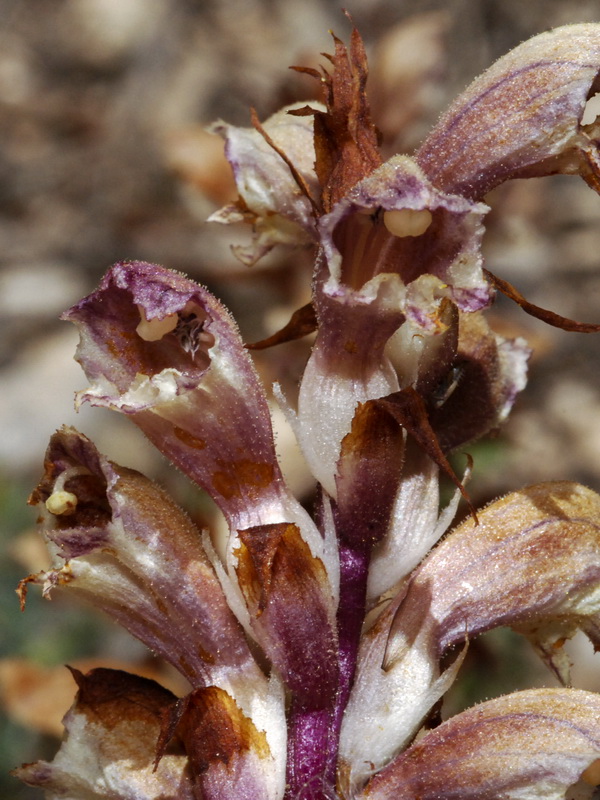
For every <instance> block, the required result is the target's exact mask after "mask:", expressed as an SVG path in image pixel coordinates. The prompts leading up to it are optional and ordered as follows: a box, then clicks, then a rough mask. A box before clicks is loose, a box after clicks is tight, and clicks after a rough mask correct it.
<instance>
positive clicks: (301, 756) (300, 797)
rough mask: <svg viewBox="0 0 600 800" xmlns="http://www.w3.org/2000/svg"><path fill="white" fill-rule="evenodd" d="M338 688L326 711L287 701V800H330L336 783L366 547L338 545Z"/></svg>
mask: <svg viewBox="0 0 600 800" xmlns="http://www.w3.org/2000/svg"><path fill="white" fill-rule="evenodd" d="M339 548H340V549H339V555H340V603H339V608H338V636H339V665H340V672H339V684H338V691H337V694H336V696H335V698H334V702H333V703H332V705H331V707H328V708H323V709H310V708H307V707H306V706H303V705H302V704H300V703H299V702H297V701H292V706H291V708H290V713H289V717H288V772H287V789H286V794H285V798H286V800H330V798H331V797H332V796H334V795H333V794H332V792H333V790H334V787H335V781H336V766H337V757H338V748H339V735H340V728H341V725H342V718H343V716H344V710H345V708H346V704H347V702H348V697H349V695H350V689H351V687H352V681H353V679H354V671H355V669H356V659H357V655H358V644H359V640H360V632H361V629H362V624H363V620H364V616H365V598H366V588H367V576H368V567H369V557H370V548H369V547H362V548H357V547H356V546H353V547H351V546H349V545H347V544H345V543H344V542H343V541H341V542H340V545H339Z"/></svg>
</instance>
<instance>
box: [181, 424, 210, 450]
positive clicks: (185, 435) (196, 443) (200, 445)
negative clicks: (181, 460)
mask: <svg viewBox="0 0 600 800" xmlns="http://www.w3.org/2000/svg"><path fill="white" fill-rule="evenodd" d="M173 433H174V435H175V436H176V437H177V438H178V439H179V441H180V442H183V443H184V444H187V446H188V447H193V448H194V450H204V448H205V447H206V441H205V440H204V439H201V438H200V437H199V436H193V435H192V434H191V433H190V432H189V431H186V430H184V429H183V428H179V427H177V425H175V426H174V427H173Z"/></svg>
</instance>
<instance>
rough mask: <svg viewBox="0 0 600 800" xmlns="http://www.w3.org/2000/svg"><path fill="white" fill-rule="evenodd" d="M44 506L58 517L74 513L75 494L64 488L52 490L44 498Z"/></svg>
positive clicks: (75, 506) (75, 504)
mask: <svg viewBox="0 0 600 800" xmlns="http://www.w3.org/2000/svg"><path fill="white" fill-rule="evenodd" d="M46 508H47V509H48V511H49V512H50V513H51V514H55V515H56V516H58V517H60V516H63V517H68V516H69V514H74V513H75V509H76V508H77V495H75V494H73V492H66V491H64V490H60V491H58V492H53V493H52V494H51V495H50V497H49V498H48V499H47V500H46Z"/></svg>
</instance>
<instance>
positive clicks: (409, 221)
mask: <svg viewBox="0 0 600 800" xmlns="http://www.w3.org/2000/svg"><path fill="white" fill-rule="evenodd" d="M431 220H432V216H431V211H428V210H427V209H426V208H423V209H419V210H416V209H413V208H399V209H392V210H391V211H384V214H383V224H384V225H385V227H386V228H387V229H388V231H389V232H390V233H391V234H392V235H393V236H420V235H421V234H422V233H425V231H426V230H427V228H428V227H429V226H430V225H431Z"/></svg>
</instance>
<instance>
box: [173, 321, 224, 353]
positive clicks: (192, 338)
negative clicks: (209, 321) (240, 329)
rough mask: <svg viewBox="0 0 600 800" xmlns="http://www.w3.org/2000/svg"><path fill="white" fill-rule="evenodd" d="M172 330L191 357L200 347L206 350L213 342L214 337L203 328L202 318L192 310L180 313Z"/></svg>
mask: <svg viewBox="0 0 600 800" xmlns="http://www.w3.org/2000/svg"><path fill="white" fill-rule="evenodd" d="M173 332H174V334H175V336H176V337H177V338H178V339H179V344H180V345H181V346H182V348H183V349H184V350H185V352H186V353H189V354H190V355H191V357H192V358H194V357H195V356H196V353H197V352H198V350H200V348H202V349H203V350H205V351H207V350H209V349H210V348H211V347H212V346H213V345H214V343H215V337H214V336H213V335H212V334H211V333H208V331H205V330H204V320H203V319H200V317H198V316H197V315H196V314H195V313H194V312H190V313H189V314H183V313H182V314H180V315H179V318H178V321H177V326H176V328H175V330H174V331H173Z"/></svg>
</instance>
